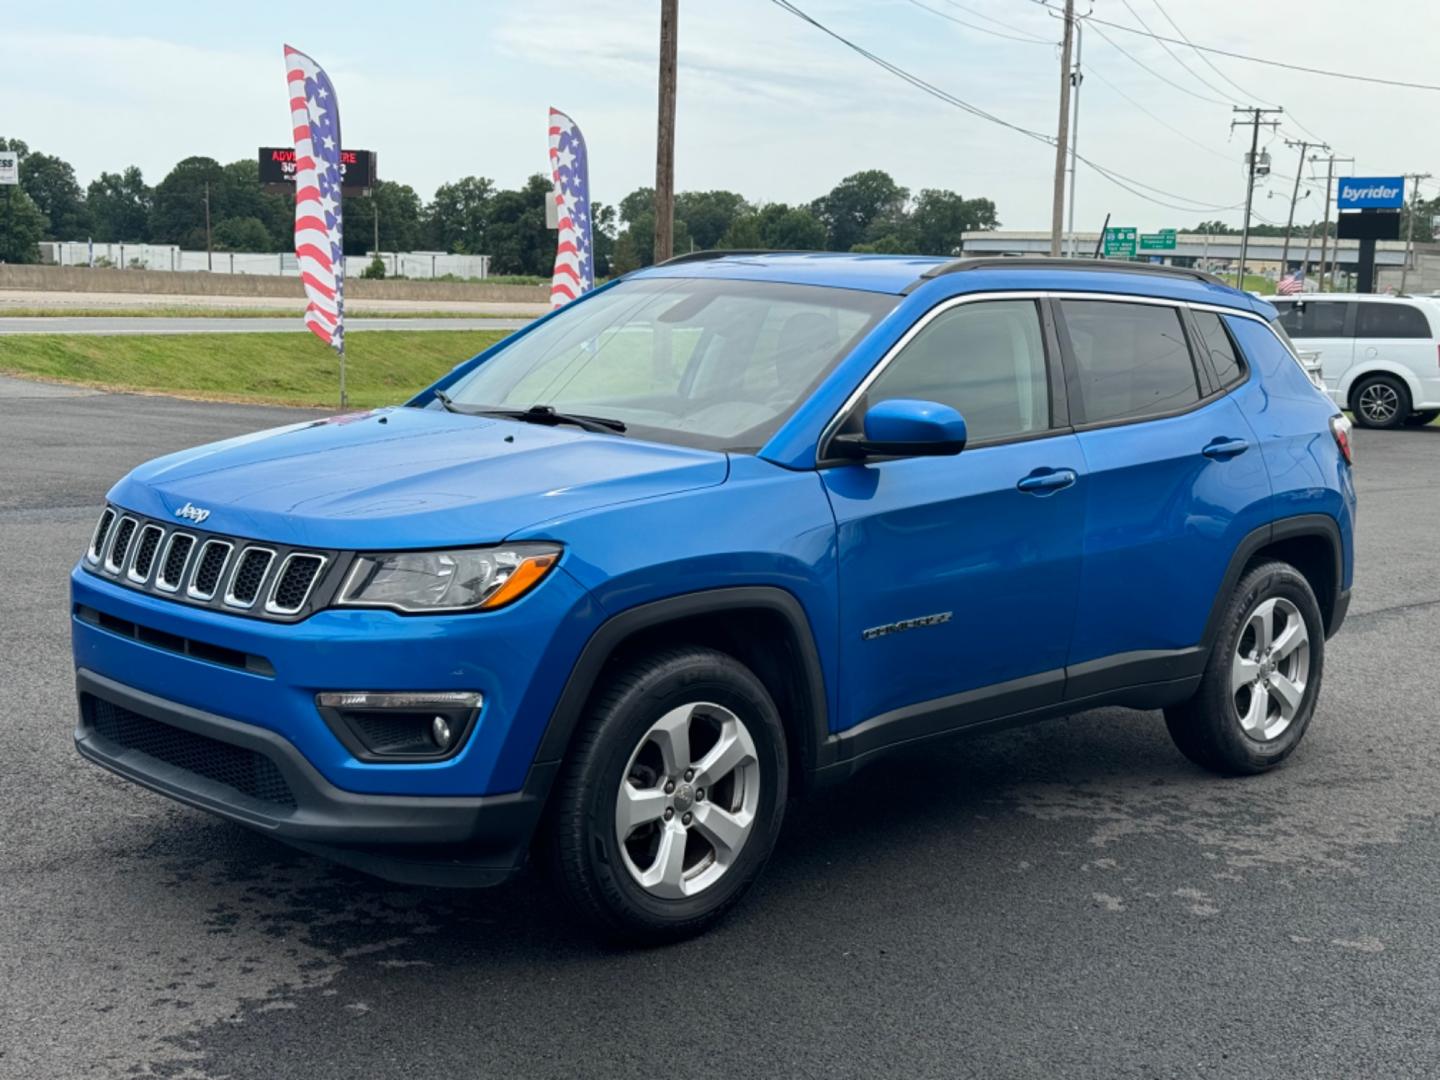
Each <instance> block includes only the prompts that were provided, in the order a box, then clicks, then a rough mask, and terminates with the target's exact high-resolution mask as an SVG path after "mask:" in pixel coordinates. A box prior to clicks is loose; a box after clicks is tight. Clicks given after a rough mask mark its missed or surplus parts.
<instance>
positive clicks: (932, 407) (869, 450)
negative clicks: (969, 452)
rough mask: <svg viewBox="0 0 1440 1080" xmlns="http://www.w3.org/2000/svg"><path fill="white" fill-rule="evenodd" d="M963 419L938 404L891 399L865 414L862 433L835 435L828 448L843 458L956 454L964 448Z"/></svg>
mask: <svg viewBox="0 0 1440 1080" xmlns="http://www.w3.org/2000/svg"><path fill="white" fill-rule="evenodd" d="M967 434H968V433H967V431H966V428H965V418H964V417H963V416H961V415H960V414H959V412H957V411H956V410H955V409H952V408H951V407H950V406H949V405H941V404H940V403H939V402H937V401H917V400H914V399H912V398H892V399H890V400H889V401H882V402H879V403H878V404H876V405H872V406H871V407H870V408H869V409H867V410H866V411H865V419H864V431H863V433H861V434H854V435H837V436H835V438H834V439H833V440H832V441H831V445H832V446H833V447H834V450H835V452H836V453H837V454H839V455H840V456H842V457H850V458H864V457H871V456H875V457H920V456H941V455H947V454H958V453H960V451H961V450H963V449H965V439H966V437H967Z"/></svg>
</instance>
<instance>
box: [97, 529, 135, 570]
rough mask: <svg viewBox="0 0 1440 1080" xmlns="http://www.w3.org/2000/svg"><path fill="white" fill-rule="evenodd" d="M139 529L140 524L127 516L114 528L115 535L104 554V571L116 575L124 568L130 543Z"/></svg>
mask: <svg viewBox="0 0 1440 1080" xmlns="http://www.w3.org/2000/svg"><path fill="white" fill-rule="evenodd" d="M139 527H140V522H139V521H137V520H136V519H135V518H133V517H131V516H130V515H129V514H126V515H125V516H124V517H122V518H121V519H120V523H119V524H118V525H116V526H115V534H114V536H112V537H111V538H110V547H109V549H108V550H107V551H106V553H105V569H106V570H107V571H108V572H109V573H112V574H118V573H120V571H121V569H122V568H123V567H124V566H125V559H126V557H127V556H128V555H129V554H130V541H131V540H133V539H134V537H135V530H136V529H138V528H139Z"/></svg>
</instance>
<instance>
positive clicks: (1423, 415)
mask: <svg viewBox="0 0 1440 1080" xmlns="http://www.w3.org/2000/svg"><path fill="white" fill-rule="evenodd" d="M1437 417H1440V409H1422V410H1421V411H1420V412H1417V413H1411V414H1410V416H1409V417H1408V418H1407V419H1406V421H1405V426H1406V427H1424V426H1425V425H1426V424H1433V423H1434V422H1435V419H1436V418H1437Z"/></svg>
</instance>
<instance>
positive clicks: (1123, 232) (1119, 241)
mask: <svg viewBox="0 0 1440 1080" xmlns="http://www.w3.org/2000/svg"><path fill="white" fill-rule="evenodd" d="M1135 235H1136V234H1135V230H1134V229H1133V228H1124V229H1106V230H1105V257H1106V258H1107V259H1133V258H1134V257H1135Z"/></svg>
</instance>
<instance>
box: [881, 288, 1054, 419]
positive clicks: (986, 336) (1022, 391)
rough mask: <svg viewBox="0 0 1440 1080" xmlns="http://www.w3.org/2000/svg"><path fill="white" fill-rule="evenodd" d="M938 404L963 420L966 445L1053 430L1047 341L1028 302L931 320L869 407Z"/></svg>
mask: <svg viewBox="0 0 1440 1080" xmlns="http://www.w3.org/2000/svg"><path fill="white" fill-rule="evenodd" d="M891 398H918V399H920V400H922V401H938V402H940V403H941V404H942V405H949V406H951V407H952V408H954V409H957V410H959V412H960V415H961V416H963V417H965V424H966V427H967V428H968V429H969V433H970V440H971V441H972V442H973V441H978V440H981V439H997V438H1004V437H1006V436H1010V435H1024V434H1028V433H1030V432H1034V431H1044V430H1045V429H1046V428H1048V427H1049V426H1050V391H1049V386H1048V383H1047V381H1046V377H1045V339H1044V337H1043V335H1042V333H1041V330H1040V313H1039V309H1038V308H1037V307H1036V306H1035V303H1034V302H1033V301H1030V300H1023V301H1022V300H994V301H980V302H978V303H974V304H961V305H960V306H958V307H956V308H953V309H951V310H950V311H947V312H944V313H943V314H941V315H938V316H936V317H935V319H933V320H932V321H931V322H930V323H929V324H928V325H927V326H926V327H925V328H924V329H923V330H921V331H920V333H918V334H916V335H915V337H914V338H913V339H911V341H910V343H909V344H908V345H906V346H905V348H904V349H903V350H902V351H901V352H900V354H899V355H898V356H896V357H895V359H894V360H893V361H891V363H890V366H889V367H887V368H886V369H885V370H884V371H883V372H882V373H881V374H880V376H879V377H878V378H877V379H876V380H875V381H874V382H873V383H872V384H871V386H870V389H869V391H868V393H867V394H866V400H867V402H868V404H870V405H874V404H877V403H879V402H881V401H886V400H889V399H891Z"/></svg>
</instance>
